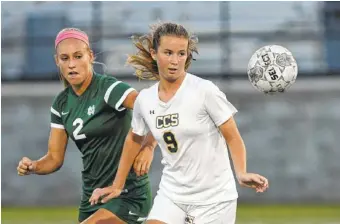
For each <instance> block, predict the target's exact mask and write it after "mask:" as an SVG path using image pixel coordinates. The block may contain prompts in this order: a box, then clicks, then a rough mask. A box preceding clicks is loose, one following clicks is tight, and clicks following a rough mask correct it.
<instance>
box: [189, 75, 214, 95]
mask: <svg viewBox="0 0 340 224" xmlns="http://www.w3.org/2000/svg"><path fill="white" fill-rule="evenodd" d="M187 76H188V77H187V78H188V84H189V86H191V87H193V88H194V89H196V90H197V91H200V92H201V91H211V90H214V89H218V87H217V86H216V85H215V84H214V83H213V82H212V81H210V80H207V79H204V78H201V77H198V76H196V75H193V74H191V73H187Z"/></svg>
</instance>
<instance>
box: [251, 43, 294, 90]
mask: <svg viewBox="0 0 340 224" xmlns="http://www.w3.org/2000/svg"><path fill="white" fill-rule="evenodd" d="M247 73H248V78H249V80H250V82H251V84H252V85H253V86H254V87H255V88H256V89H257V90H259V91H260V92H263V93H277V92H284V91H285V90H287V89H288V88H289V87H291V86H292V85H293V84H294V82H295V80H296V77H297V74H298V66H297V63H296V61H295V59H294V57H293V55H292V53H291V52H290V51H289V50H287V49H286V48H284V47H282V46H279V45H268V46H264V47H262V48H260V49H258V50H257V51H256V52H255V53H254V54H253V55H252V57H251V58H250V61H249V63H248V70H247Z"/></svg>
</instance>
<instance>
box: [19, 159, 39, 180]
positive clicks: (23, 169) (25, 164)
mask: <svg viewBox="0 0 340 224" xmlns="http://www.w3.org/2000/svg"><path fill="white" fill-rule="evenodd" d="M35 167H36V163H35V162H34V161H32V160H30V159H29V158H27V157H23V158H22V159H21V160H20V162H19V165H18V167H17V170H18V175H19V176H25V175H29V174H31V173H34V171H35Z"/></svg>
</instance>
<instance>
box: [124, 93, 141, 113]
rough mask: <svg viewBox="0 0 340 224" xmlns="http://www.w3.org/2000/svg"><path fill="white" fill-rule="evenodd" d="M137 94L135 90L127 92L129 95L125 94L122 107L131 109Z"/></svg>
mask: <svg viewBox="0 0 340 224" xmlns="http://www.w3.org/2000/svg"><path fill="white" fill-rule="evenodd" d="M137 96H138V92H137V91H136V90H134V91H132V92H131V93H129V95H127V97H126V98H125V100H124V102H123V107H125V108H126V109H130V110H132V109H133V106H134V104H135V101H136V98H137Z"/></svg>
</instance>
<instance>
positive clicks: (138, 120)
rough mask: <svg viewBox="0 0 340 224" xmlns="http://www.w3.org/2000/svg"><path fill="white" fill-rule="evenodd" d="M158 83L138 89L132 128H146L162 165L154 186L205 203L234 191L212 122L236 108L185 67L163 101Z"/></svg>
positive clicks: (219, 136)
mask: <svg viewBox="0 0 340 224" xmlns="http://www.w3.org/2000/svg"><path fill="white" fill-rule="evenodd" d="M158 85H159V83H156V84H155V85H153V86H151V87H150V88H148V89H144V90H142V91H141V92H140V94H139V95H138V97H137V99H136V102H135V106H134V110H133V118H132V131H133V132H134V133H135V134H137V135H140V136H144V135H146V134H147V133H148V132H149V130H151V132H152V134H153V136H154V137H155V139H156V140H157V142H158V145H159V146H160V148H161V151H162V155H163V160H162V164H163V165H164V169H163V175H162V179H161V182H160V185H159V190H160V191H161V193H162V194H165V195H166V196H167V197H169V198H170V199H171V200H172V201H174V202H176V203H182V204H193V205H198V204H210V203H216V202H221V201H229V200H234V199H236V198H237V197H238V195H237V190H236V186H235V180H234V176H233V173H232V170H231V167H230V163H229V156H228V151H227V145H226V142H225V140H224V138H223V136H222V134H221V133H220V131H219V129H218V127H219V126H220V125H221V124H223V123H224V122H225V121H227V120H228V119H229V118H231V117H232V116H233V114H235V113H236V112H237V110H236V109H235V107H234V106H233V105H232V104H231V103H229V102H228V100H227V98H226V96H225V94H224V93H223V92H221V91H220V90H219V89H218V87H217V86H216V85H214V84H213V83H212V82H211V81H208V80H204V79H201V78H199V77H197V76H194V75H192V74H189V73H187V74H186V76H185V78H184V80H183V82H182V84H181V86H180V88H179V89H178V90H177V92H176V94H175V95H174V96H173V97H172V98H171V100H170V101H168V102H167V103H164V102H162V101H161V100H160V99H159V97H158Z"/></svg>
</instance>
